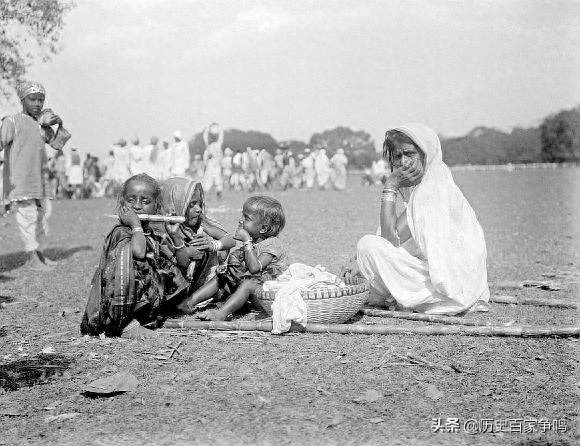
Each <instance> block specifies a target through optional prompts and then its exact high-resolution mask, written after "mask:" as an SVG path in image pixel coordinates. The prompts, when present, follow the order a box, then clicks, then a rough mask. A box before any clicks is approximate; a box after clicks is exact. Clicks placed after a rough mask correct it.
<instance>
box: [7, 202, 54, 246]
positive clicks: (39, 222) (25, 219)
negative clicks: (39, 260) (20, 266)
mask: <svg viewBox="0 0 580 446" xmlns="http://www.w3.org/2000/svg"><path fill="white" fill-rule="evenodd" d="M11 209H12V210H13V211H14V214H15V215H16V223H17V224H18V229H19V230H20V238H21V239H22V242H23V243H24V249H25V251H26V252H31V251H43V250H44V248H45V247H46V236H47V235H48V218H49V217H50V215H51V214H52V203H51V201H50V200H49V199H48V198H43V199H39V200H36V199H31V200H19V201H13V202H12V203H11Z"/></svg>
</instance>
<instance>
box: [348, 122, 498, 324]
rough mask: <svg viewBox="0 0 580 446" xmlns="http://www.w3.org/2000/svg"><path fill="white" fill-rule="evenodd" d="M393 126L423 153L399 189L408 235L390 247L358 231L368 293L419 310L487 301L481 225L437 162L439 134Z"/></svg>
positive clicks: (459, 308) (451, 309)
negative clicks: (414, 178) (419, 170)
mask: <svg viewBox="0 0 580 446" xmlns="http://www.w3.org/2000/svg"><path fill="white" fill-rule="evenodd" d="M393 130H398V131H400V132H403V133H405V134H406V135H407V136H409V137H410V138H411V139H412V140H413V141H414V142H415V143H416V144H417V145H418V146H419V148H420V149H421V150H422V151H423V153H424V154H425V174H424V175H423V178H422V180H421V182H420V183H419V184H418V185H417V186H415V187H412V188H408V189H406V190H403V191H402V194H403V197H404V198H405V201H408V203H407V222H408V224H409V229H410V231H411V238H410V239H409V240H407V241H406V242H405V243H403V244H402V245H401V246H400V247H395V246H393V245H392V244H391V243H390V242H389V241H387V240H386V239H384V238H383V237H381V236H380V235H374V236H373V235H367V236H364V237H363V238H362V239H361V240H360V241H359V243H358V248H357V250H358V255H357V259H358V263H359V267H360V270H361V273H362V274H363V275H364V276H365V277H366V279H367V280H368V281H369V283H370V286H371V291H372V292H373V293H375V294H376V295H378V296H381V297H383V298H384V299H389V296H392V298H394V299H395V300H396V301H397V303H398V304H399V305H401V306H403V307H406V308H409V309H413V310H415V311H419V312H424V313H428V314H457V313H461V312H464V311H466V310H468V309H470V308H471V307H472V306H473V305H475V304H476V303H477V302H478V301H479V300H481V301H484V302H487V301H488V300H489V288H488V285H487V267H486V257H487V250H486V246H485V239H484V236H483V230H482V229H481V226H480V224H479V222H478V221H477V217H476V215H475V212H474V211H473V209H472V208H471V206H470V205H469V203H468V202H467V200H466V199H465V197H464V196H463V194H462V193H461V191H460V190H459V188H458V187H457V185H456V184H455V182H454V181H453V177H452V176H451V172H450V171H449V168H448V167H447V165H446V164H445V163H444V162H443V159H442V154H441V143H440V142H439V138H438V137H437V135H436V134H435V132H433V130H431V129H430V128H428V127H426V126H424V125H422V124H408V125H404V126H401V127H397V128H395V129H393ZM407 197H408V199H407ZM379 233H380V232H379Z"/></svg>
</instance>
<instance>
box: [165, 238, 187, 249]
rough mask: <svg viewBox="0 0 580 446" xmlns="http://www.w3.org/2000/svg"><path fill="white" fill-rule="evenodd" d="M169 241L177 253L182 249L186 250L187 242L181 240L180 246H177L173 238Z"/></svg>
mask: <svg viewBox="0 0 580 446" xmlns="http://www.w3.org/2000/svg"><path fill="white" fill-rule="evenodd" d="M169 241H170V242H171V246H173V249H174V250H175V251H177V250H178V249H181V248H185V242H184V241H183V240H181V244H180V245H175V242H174V241H173V239H172V238H171V237H169Z"/></svg>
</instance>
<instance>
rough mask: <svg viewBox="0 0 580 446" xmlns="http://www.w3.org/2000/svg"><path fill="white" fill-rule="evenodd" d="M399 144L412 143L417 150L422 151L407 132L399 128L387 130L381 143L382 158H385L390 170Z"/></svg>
mask: <svg viewBox="0 0 580 446" xmlns="http://www.w3.org/2000/svg"><path fill="white" fill-rule="evenodd" d="M399 144H412V145H414V146H415V147H416V148H417V150H419V152H420V153H423V151H422V150H421V148H420V147H419V146H418V145H417V143H416V142H415V141H413V140H412V139H411V138H410V137H409V136H408V135H407V134H405V133H403V132H401V131H400V130H389V131H388V132H387V133H386V135H385V142H384V143H383V158H386V159H387V161H388V162H389V166H390V168H391V171H392V170H393V161H394V156H395V150H396V149H397V147H398V146H399Z"/></svg>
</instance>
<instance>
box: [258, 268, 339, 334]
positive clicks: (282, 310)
mask: <svg viewBox="0 0 580 446" xmlns="http://www.w3.org/2000/svg"><path fill="white" fill-rule="evenodd" d="M338 286H344V283H343V282H342V281H341V280H340V278H339V277H337V276H336V275H334V274H332V273H329V272H327V271H324V268H323V267H321V266H320V265H317V266H315V267H312V266H308V265H305V264H303V263H293V264H292V265H290V266H289V267H288V269H287V270H286V271H284V272H283V273H282V274H280V275H279V276H278V278H277V280H268V281H266V282H264V285H263V290H264V291H276V298H275V299H274V303H272V333H273V334H282V333H285V332H287V331H288V330H290V326H291V324H292V322H296V323H298V324H300V325H302V326H306V323H307V321H308V311H307V308H306V303H305V302H304V299H302V295H301V292H302V291H307V290H312V289H322V288H329V289H332V288H336V287H338Z"/></svg>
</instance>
